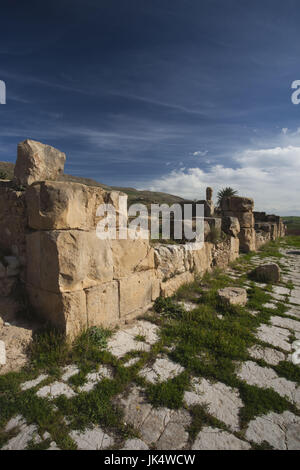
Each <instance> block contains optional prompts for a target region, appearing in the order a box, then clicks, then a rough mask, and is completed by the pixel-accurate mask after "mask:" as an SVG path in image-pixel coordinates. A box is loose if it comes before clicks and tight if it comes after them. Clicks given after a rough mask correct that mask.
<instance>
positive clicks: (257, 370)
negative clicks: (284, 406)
mask: <svg viewBox="0 0 300 470" xmlns="http://www.w3.org/2000/svg"><path fill="white" fill-rule="evenodd" d="M237 376H238V377H239V378H240V379H242V380H245V382H247V383H248V384H249V385H257V386H258V387H261V388H272V389H273V390H275V392H277V393H278V394H279V395H281V396H282V397H286V398H287V399H288V400H290V401H291V402H292V403H295V404H296V405H298V406H300V396H299V389H298V388H297V386H296V384H295V383H294V382H291V381H290V380H287V379H285V378H283V377H279V376H278V375H277V374H276V372H275V371H274V370H273V369H270V368H269V367H261V366H259V365H257V364H256V363H255V362H251V361H247V362H244V363H243V364H242V365H241V366H240V369H239V371H238V372H237Z"/></svg>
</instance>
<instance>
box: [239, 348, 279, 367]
mask: <svg viewBox="0 0 300 470" xmlns="http://www.w3.org/2000/svg"><path fill="white" fill-rule="evenodd" d="M248 352H249V354H250V356H251V357H253V358H254V359H263V360H264V361H266V362H267V363H268V364H271V365H272V366H276V365H277V364H279V362H281V361H284V360H285V354H284V353H282V352H280V351H277V350H276V349H272V348H263V347H262V346H252V348H250V349H248Z"/></svg>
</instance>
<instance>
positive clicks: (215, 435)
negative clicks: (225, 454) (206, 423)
mask: <svg viewBox="0 0 300 470" xmlns="http://www.w3.org/2000/svg"><path fill="white" fill-rule="evenodd" d="M250 447H251V446H250V444H248V443H247V442H245V441H242V440H241V439H238V438H237V437H235V436H234V435H233V434H230V433H229V432H227V431H222V430H221V429H218V428H212V427H205V428H203V429H202V431H200V432H199V434H198V435H197V437H196V439H195V442H194V444H193V446H192V450H228V449H230V450H248V449H250Z"/></svg>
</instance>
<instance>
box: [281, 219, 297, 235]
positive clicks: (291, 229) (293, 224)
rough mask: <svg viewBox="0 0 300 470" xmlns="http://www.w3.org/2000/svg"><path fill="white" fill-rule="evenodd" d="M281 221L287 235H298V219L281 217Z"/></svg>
mask: <svg viewBox="0 0 300 470" xmlns="http://www.w3.org/2000/svg"><path fill="white" fill-rule="evenodd" d="M282 220H283V222H284V223H285V224H286V226H287V231H288V235H300V217H296V216H289V217H282Z"/></svg>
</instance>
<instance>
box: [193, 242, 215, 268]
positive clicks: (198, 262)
mask: <svg viewBox="0 0 300 470" xmlns="http://www.w3.org/2000/svg"><path fill="white" fill-rule="evenodd" d="M212 251H213V244H212V243H204V246H203V247H202V249H201V250H195V251H191V256H192V258H193V262H194V270H195V272H196V273H197V274H199V275H203V274H204V273H205V272H206V271H209V270H210V269H211V266H212V260H213V256H212Z"/></svg>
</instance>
